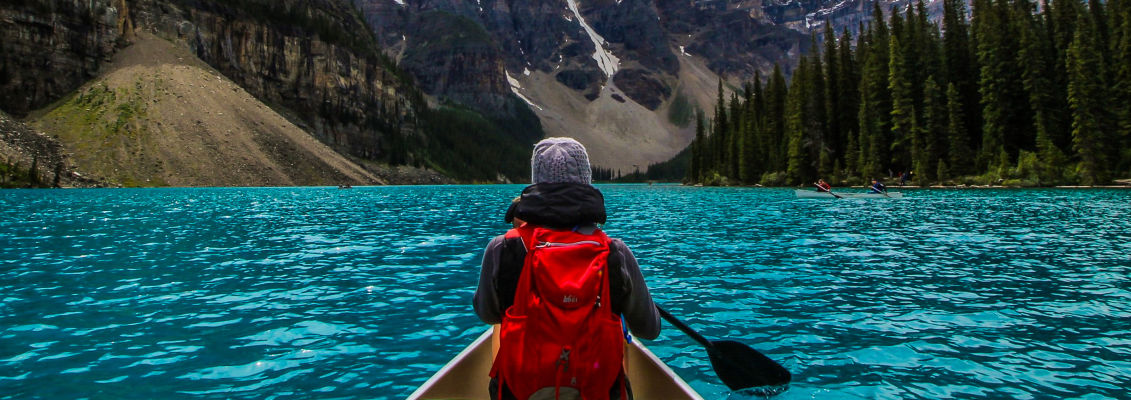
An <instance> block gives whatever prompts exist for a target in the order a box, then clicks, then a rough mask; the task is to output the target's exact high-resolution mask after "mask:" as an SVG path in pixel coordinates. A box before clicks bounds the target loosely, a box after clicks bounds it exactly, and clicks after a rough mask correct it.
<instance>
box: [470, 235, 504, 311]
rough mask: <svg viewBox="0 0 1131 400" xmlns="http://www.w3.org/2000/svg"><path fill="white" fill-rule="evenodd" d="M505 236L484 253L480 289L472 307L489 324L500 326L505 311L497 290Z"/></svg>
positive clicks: (476, 292) (476, 290)
mask: <svg viewBox="0 0 1131 400" xmlns="http://www.w3.org/2000/svg"><path fill="white" fill-rule="evenodd" d="M503 241H504V237H503V235H499V236H497V237H495V238H494V239H491V243H488V244H487V249H485V250H484V251H483V265H482V267H481V269H480V271H479V288H477V289H475V297H474V298H472V301H471V302H472V305H473V306H474V307H475V315H478V316H479V319H480V320H482V321H483V322H486V323H488V324H498V323H501V322H502V321H503V311H502V310H501V309H500V308H501V307H500V306H499V292H498V290H496V288H495V283H496V281H497V276H498V273H499V260H500V259H501V258H502V253H503V251H502V250H503Z"/></svg>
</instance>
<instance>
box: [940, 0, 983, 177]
mask: <svg viewBox="0 0 1131 400" xmlns="http://www.w3.org/2000/svg"><path fill="white" fill-rule="evenodd" d="M978 1H980V0H978ZM978 1H975V3H976V4H977V3H978ZM966 21H967V12H966V1H965V0H944V1H943V37H942V42H943V44H942V47H943V51H942V58H943V68H944V75H945V76H946V81H945V83H944V82H939V84H940V85H949V84H951V83H953V84H954V85H955V87H956V89H957V90H958V93H959V98H958V99H957V101H958V104H959V106H961V107H962V110H961V112H962V114H963V115H964V116H965V119H964V120H963V123H964V125H965V126H964V127H963V131H964V132H966V133H967V134H968V135H969V137H967V138H965V139H964V142H966V143H981V134H980V133H979V132H980V131H981V128H982V120H981V107H980V99H979V97H978V87H977V86H976V85H975V82H976V78H977V74H978V72H977V71H978V67H977V66H976V65H975V63H974V47H973V46H972V45H971V43H970V41H971V38H970V26H969V24H967V22H966ZM958 169H959V168H958V166H957V165H954V164H953V163H952V164H951V168H950V171H951V172H952V173H954V172H957V170H958Z"/></svg>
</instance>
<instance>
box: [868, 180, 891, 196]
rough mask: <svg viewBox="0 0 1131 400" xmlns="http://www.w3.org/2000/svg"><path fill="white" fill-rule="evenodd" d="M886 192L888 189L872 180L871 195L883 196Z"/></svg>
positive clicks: (881, 183)
mask: <svg viewBox="0 0 1131 400" xmlns="http://www.w3.org/2000/svg"><path fill="white" fill-rule="evenodd" d="M887 192H888V188H887V186H884V183H883V182H880V181H878V180H876V178H872V193H879V194H884V193H887Z"/></svg>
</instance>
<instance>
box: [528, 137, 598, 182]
mask: <svg viewBox="0 0 1131 400" xmlns="http://www.w3.org/2000/svg"><path fill="white" fill-rule="evenodd" d="M530 180H531V181H532V183H535V184H538V183H584V184H587V185H589V184H592V183H593V171H592V170H591V169H590V168H589V154H588V153H586V152H585V146H582V145H581V143H579V142H578V141H577V140H574V139H572V138H566V137H553V138H546V139H543V140H542V141H540V142H538V143H537V144H535V145H534V155H533V156H532V157H531V158H530Z"/></svg>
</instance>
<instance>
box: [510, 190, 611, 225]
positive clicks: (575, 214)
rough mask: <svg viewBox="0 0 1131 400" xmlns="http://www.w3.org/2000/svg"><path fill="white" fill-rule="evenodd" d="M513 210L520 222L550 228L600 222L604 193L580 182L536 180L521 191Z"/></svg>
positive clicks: (602, 221)
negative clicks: (537, 182) (540, 181)
mask: <svg viewBox="0 0 1131 400" xmlns="http://www.w3.org/2000/svg"><path fill="white" fill-rule="evenodd" d="M514 211H515V212H514V215H515V216H516V217H518V218H519V219H521V220H523V221H526V222H529V223H532V224H536V225H542V226H548V227H554V228H572V227H575V226H578V225H584V224H593V223H598V224H603V223H605V196H603V195H601V191H599V190H597V188H595V187H593V186H591V185H586V184H581V183H539V184H534V185H530V186H527V187H526V189H523V190H522V197H521V199H519V201H518V203H517V204H516V205H515V210H514Z"/></svg>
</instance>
